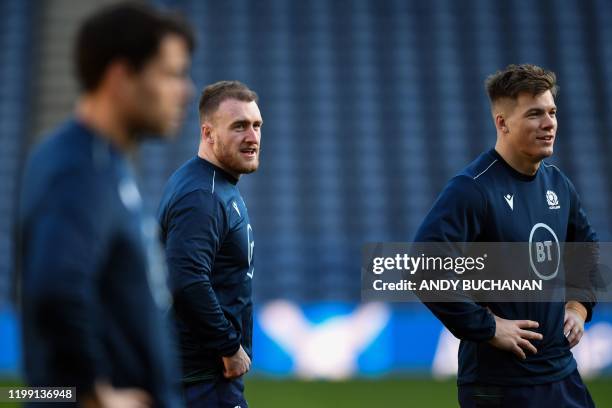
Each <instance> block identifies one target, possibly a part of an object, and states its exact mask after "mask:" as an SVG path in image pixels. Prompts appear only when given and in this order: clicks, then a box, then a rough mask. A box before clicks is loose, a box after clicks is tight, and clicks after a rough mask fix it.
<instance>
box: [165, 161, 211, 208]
mask: <svg viewBox="0 0 612 408" xmlns="http://www.w3.org/2000/svg"><path fill="white" fill-rule="evenodd" d="M201 160H202V159H200V158H198V157H197V156H196V157H193V158H191V159H189V160H187V161H186V162H185V163H183V164H182V165H181V166H180V167H179V168H178V169H176V171H175V172H174V173H173V174H172V175H171V176H170V178H169V179H168V182H167V183H166V187H165V189H164V197H163V199H162V201H166V202H167V203H168V205H175V204H178V203H180V202H182V203H188V202H192V201H194V200H214V199H215V196H216V193H217V192H216V188H215V187H216V186H215V174H214V172H213V171H212V170H211V169H209V168H208V166H206V165H205V164H203V163H201Z"/></svg>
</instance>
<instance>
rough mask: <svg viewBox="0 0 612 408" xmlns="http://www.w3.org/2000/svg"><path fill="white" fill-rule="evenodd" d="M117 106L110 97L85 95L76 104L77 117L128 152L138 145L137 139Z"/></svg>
mask: <svg viewBox="0 0 612 408" xmlns="http://www.w3.org/2000/svg"><path fill="white" fill-rule="evenodd" d="M116 108H117V107H116V106H113V104H112V102H111V101H110V100H109V99H108V98H104V97H101V96H98V95H96V96H94V95H85V96H83V97H82V98H81V99H80V100H79V102H78V103H77V106H76V117H77V118H78V119H79V120H81V121H82V122H83V123H84V124H85V125H87V126H88V127H90V128H92V129H93V130H95V131H96V132H97V133H98V134H99V136H100V137H103V138H105V139H107V140H108V141H109V142H110V143H111V144H112V145H114V146H116V147H117V148H118V149H119V150H121V151H123V152H125V153H128V152H131V151H133V150H134V148H135V147H136V141H135V138H134V137H133V135H131V133H130V131H129V129H128V128H127V126H125V125H124V123H123V121H122V119H121V118H120V116H119V114H118V112H117V109H116Z"/></svg>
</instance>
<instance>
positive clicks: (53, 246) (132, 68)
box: [18, 3, 193, 407]
mask: <svg viewBox="0 0 612 408" xmlns="http://www.w3.org/2000/svg"><path fill="white" fill-rule="evenodd" d="M192 49H193V36H192V33H191V30H190V28H189V27H187V26H186V25H185V24H184V23H183V22H182V21H181V20H178V19H176V18H175V17H172V16H169V15H165V14H162V13H160V12H158V11H156V10H154V9H152V8H149V7H147V6H144V5H137V4H130V3H128V4H117V5H113V6H110V7H108V8H105V9H103V10H100V11H98V12H97V13H95V14H94V15H92V16H90V17H89V18H88V19H87V20H86V21H85V22H84V24H83V25H82V26H81V27H80V30H79V32H78V35H77V42H76V50H75V62H76V64H75V65H76V72H77V74H78V79H79V82H80V85H81V87H82V95H81V97H80V99H79V101H78V103H77V107H76V113H75V115H74V117H73V118H71V119H69V120H68V121H67V122H66V123H64V124H63V125H62V126H60V128H59V129H57V130H55V131H54V132H53V133H52V134H51V135H50V136H48V137H47V138H46V140H45V141H44V142H43V143H42V144H41V145H40V146H38V148H37V149H36V151H35V152H34V153H33V154H32V155H31V156H30V158H29V162H28V165H27V167H26V170H25V175H24V179H23V188H22V194H21V202H20V214H19V220H18V234H19V238H18V240H19V247H20V249H19V252H20V253H19V254H18V258H19V260H20V265H21V268H22V280H21V291H22V293H21V303H22V311H23V315H22V323H23V339H24V347H23V349H24V353H25V374H26V381H27V383H28V385H31V386H62V387H76V395H77V399H78V402H79V403H80V405H82V406H88V407H89V406H91V407H146V406H160V407H161V406H163V407H174V406H177V405H178V406H180V396H179V394H178V392H177V390H175V387H174V386H173V385H172V383H173V382H174V378H173V377H174V376H175V375H176V367H175V363H174V361H173V357H174V356H173V353H172V349H171V347H170V341H169V339H168V338H167V335H168V331H167V327H166V324H165V322H164V321H163V318H162V311H161V310H160V309H161V308H167V307H168V302H169V295H168V291H167V289H166V290H165V291H164V288H165V269H163V267H162V268H161V269H160V265H161V263H159V262H154V261H153V259H152V257H153V256H154V255H155V250H156V249H155V244H156V242H155V241H156V239H155V234H154V231H155V223H154V222H151V223H149V224H148V225H147V224H146V223H145V222H144V221H145V220H144V218H143V214H142V210H141V198H140V194H139V192H138V188H137V187H136V184H135V182H134V179H133V175H132V170H131V168H130V164H129V163H128V161H127V159H126V156H127V155H128V154H129V153H130V152H132V151H133V150H134V149H135V148H136V147H137V146H138V144H139V143H140V142H141V141H142V139H143V136H144V135H145V134H147V135H149V134H159V135H164V137H166V136H168V135H171V134H173V133H175V132H176V131H177V129H178V127H179V125H180V123H181V121H182V118H183V116H184V109H185V107H186V105H187V103H188V101H189V98H190V96H191V93H192V84H191V81H190V80H189V78H188V75H187V72H188V68H189V64H190V55H191V52H192ZM51 405H52V406H54V407H56V406H58V404H57V403H52V404H51Z"/></svg>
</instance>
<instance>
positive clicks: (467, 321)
mask: <svg viewBox="0 0 612 408" xmlns="http://www.w3.org/2000/svg"><path fill="white" fill-rule="evenodd" d="M534 234H537V235H541V236H545V237H548V238H550V239H556V240H557V242H595V241H597V237H596V234H595V232H594V231H593V229H592V228H591V226H590V224H589V222H588V220H587V218H586V215H585V213H584V211H583V209H582V207H581V204H580V200H579V197H578V194H577V193H576V190H575V188H574V186H573V185H572V183H571V182H570V181H569V179H568V178H567V177H566V176H565V175H564V174H563V173H562V172H561V171H560V170H559V169H558V168H557V167H556V166H554V165H551V164H548V163H546V162H542V164H541V165H540V167H539V169H538V171H537V172H536V174H535V175H534V176H527V175H524V174H521V173H519V172H517V171H516V170H514V169H513V168H512V167H511V166H510V165H509V164H507V163H506V162H505V161H504V160H503V158H502V157H501V156H500V155H499V154H498V153H497V152H496V151H495V150H494V149H491V150H489V151H488V152H485V153H483V154H481V155H480V156H479V157H478V158H477V159H476V160H475V161H474V162H472V163H471V164H470V165H468V166H467V167H466V168H465V169H464V170H463V171H462V172H460V173H459V174H458V175H457V176H455V177H454V178H452V179H451V180H450V182H449V183H448V184H447V186H446V187H445V188H444V190H443V191H442V193H441V194H440V196H439V197H438V198H437V200H436V201H435V203H434V205H433V207H432V209H431V210H430V212H429V213H428V214H427V216H426V218H425V220H424V221H423V223H422V224H421V226H420V228H419V230H418V232H417V234H416V236H415V238H414V241H415V242H530V240H531V239H532V238H533V235H534ZM551 237H552V238H551ZM548 238H547V239H548ZM425 304H426V306H427V307H428V308H429V309H430V310H431V311H432V312H433V313H434V314H435V315H436V317H438V318H439V319H440V320H441V321H442V323H443V324H444V325H445V326H446V327H447V328H448V329H449V330H450V331H451V332H452V333H453V334H454V335H455V336H456V337H458V338H459V339H461V344H460V348H459V375H458V383H459V384H467V383H474V382H478V383H484V384H497V385H527V384H541V383H548V382H554V381H557V380H560V379H562V378H563V377H565V376H567V375H569V374H570V373H571V372H572V371H573V370H574V369H575V368H576V361H575V360H574V358H573V356H572V353H571V351H570V349H569V344H568V342H567V339H566V337H565V336H564V333H563V320H564V313H565V308H564V303H563V302H546V303H545V302H523V303H520V302H514V303H510V302H507V303H504V302H498V303H487V304H486V305H481V304H477V303H475V302H455V303H442V302H426V303H425ZM584 305H585V306H586V308H587V310H588V317H587V321H588V320H590V317H591V314H592V308H593V306H594V303H584ZM484 306H487V307H489V308H490V310H491V311H492V312H493V313H494V314H496V315H497V316H499V317H502V318H504V319H511V320H518V319H529V320H535V321H537V322H539V324H540V326H539V328H538V329H537V331H538V332H540V333H542V335H543V340H541V341H532V343H533V344H534V346H535V347H536V348H537V350H538V352H537V354H535V355H531V354H530V353H526V354H527V359H526V360H520V359H519V358H518V357H516V356H515V355H514V354H512V353H511V352H508V351H502V350H499V349H497V348H495V347H493V346H491V345H490V344H489V343H488V342H486V340H489V339H491V338H492V337H493V336H494V334H495V321H494V318H493V316H492V315H491V314H490V313H489V312H488V311H487V310H486V308H485V307H484Z"/></svg>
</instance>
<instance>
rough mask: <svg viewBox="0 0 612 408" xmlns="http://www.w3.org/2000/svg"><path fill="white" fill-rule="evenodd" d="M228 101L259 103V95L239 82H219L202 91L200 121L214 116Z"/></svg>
mask: <svg viewBox="0 0 612 408" xmlns="http://www.w3.org/2000/svg"><path fill="white" fill-rule="evenodd" d="M226 99H237V100H239V101H244V102H253V101H255V102H257V100H258V97H257V94H256V93H255V92H254V91H252V90H250V89H249V88H248V87H247V86H246V85H245V84H243V83H242V82H239V81H219V82H215V83H214V84H212V85H208V86H207V87H206V88H204V90H203V91H202V95H201V96H200V103H199V105H198V109H199V111H200V121H202V120H204V118H206V117H209V116H210V115H212V114H214V113H215V112H216V111H217V109H219V105H221V102H223V101H225V100H226Z"/></svg>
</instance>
